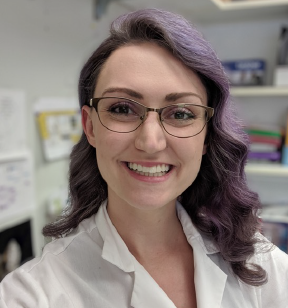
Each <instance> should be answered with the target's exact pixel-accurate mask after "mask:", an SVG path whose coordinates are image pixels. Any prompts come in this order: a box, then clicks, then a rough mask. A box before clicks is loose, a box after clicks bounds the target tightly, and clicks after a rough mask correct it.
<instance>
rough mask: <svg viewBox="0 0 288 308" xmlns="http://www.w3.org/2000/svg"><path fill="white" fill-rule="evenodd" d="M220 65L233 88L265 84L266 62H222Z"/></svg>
mask: <svg viewBox="0 0 288 308" xmlns="http://www.w3.org/2000/svg"><path fill="white" fill-rule="evenodd" d="M222 65H223V67H224V70H225V72H226V74H227V76H228V78H229V81H230V83H231V85H233V86H259V85H263V84H265V71H266V62H265V61H264V60H261V59H248V60H237V61H223V62H222Z"/></svg>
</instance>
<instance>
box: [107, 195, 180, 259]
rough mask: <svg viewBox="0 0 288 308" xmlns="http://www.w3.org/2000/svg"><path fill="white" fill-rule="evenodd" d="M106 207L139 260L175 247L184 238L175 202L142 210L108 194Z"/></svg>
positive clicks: (129, 247)
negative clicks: (117, 200)
mask: <svg viewBox="0 0 288 308" xmlns="http://www.w3.org/2000/svg"><path fill="white" fill-rule="evenodd" d="M107 211H108V214H109V217H110V219H111V221H112V223H113V225H114V226H115V228H116V229H117V231H118V233H119V234H120V236H121V237H122V239H123V240H124V242H125V243H126V245H127V247H128V249H129V250H130V252H131V253H132V254H133V255H134V256H135V257H136V258H137V259H138V260H139V259H142V258H154V257H159V256H161V255H162V254H163V255H165V254H167V252H169V251H173V250H174V249H175V248H176V246H177V245H179V241H180V242H181V240H185V239H184V238H185V236H184V237H183V235H184V234H183V229H182V225H181V223H180V221H179V220H178V217H177V214H176V203H175V202H173V203H171V204H168V205H165V206H163V207H161V208H157V209H150V210H143V209H138V208H135V207H133V206H131V205H127V204H125V203H124V202H122V203H121V202H117V204H115V203H113V201H111V200H110V199H109V198H108V207H107Z"/></svg>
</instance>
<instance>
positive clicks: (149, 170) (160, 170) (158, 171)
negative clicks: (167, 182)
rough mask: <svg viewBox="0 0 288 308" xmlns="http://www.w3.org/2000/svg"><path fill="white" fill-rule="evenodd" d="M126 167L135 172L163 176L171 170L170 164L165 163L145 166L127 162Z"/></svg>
mask: <svg viewBox="0 0 288 308" xmlns="http://www.w3.org/2000/svg"><path fill="white" fill-rule="evenodd" d="M127 167H128V168H129V169H130V170H132V171H134V172H135V173H137V174H140V175H144V176H163V175H165V174H167V173H168V172H169V171H170V170H171V166H170V165H166V164H159V165H156V166H153V167H146V166H142V165H139V164H136V163H127Z"/></svg>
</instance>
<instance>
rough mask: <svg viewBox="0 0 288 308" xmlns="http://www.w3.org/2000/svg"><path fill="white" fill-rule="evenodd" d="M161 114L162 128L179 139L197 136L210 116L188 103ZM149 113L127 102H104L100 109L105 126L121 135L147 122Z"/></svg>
mask: <svg viewBox="0 0 288 308" xmlns="http://www.w3.org/2000/svg"><path fill="white" fill-rule="evenodd" d="M161 110H162V111H161V118H160V120H161V124H162V125H163V127H164V129H165V130H166V131H167V133H169V134H171V135H174V136H177V137H189V136H194V135H197V134H198V133H200V132H201V131H202V130H203V128H204V127H205V124H206V122H207V112H206V109H205V107H202V106H196V105H191V104H189V103H185V104H175V105H170V106H167V107H164V108H162V109H161ZM146 112H147V108H146V107H145V106H143V105H141V104H139V103H136V102H134V101H132V100H129V99H123V98H102V99H100V100H99V102H98V106H97V113H98V116H99V119H100V121H101V123H102V124H103V126H105V127H106V128H108V129H109V130H111V131H115V132H119V133H128V132H131V131H134V130H136V129H137V128H138V127H139V126H140V125H141V124H142V122H143V120H145V117H146ZM148 112H149V111H148Z"/></svg>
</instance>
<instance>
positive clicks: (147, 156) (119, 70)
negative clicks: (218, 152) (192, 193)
mask: <svg viewBox="0 0 288 308" xmlns="http://www.w3.org/2000/svg"><path fill="white" fill-rule="evenodd" d="M189 93H194V94H196V95H197V96H198V98H196V96H195V97H194V102H195V103H197V104H203V105H207V95H206V91H205V88H204V86H203V84H202V83H201V81H200V79H199V78H198V76H197V75H196V74H194V73H193V72H192V71H191V70H189V69H188V68H186V67H185V66H184V65H183V64H182V63H181V62H180V61H179V60H177V59H176V58H174V57H173V55H171V54H170V53H169V52H168V51H167V50H165V49H164V48H162V47H159V46H158V45H155V44H152V43H141V44H137V45H129V46H124V47H121V48H119V49H117V50H116V51H114V52H113V53H112V55H111V56H110V57H109V58H108V60H107V62H106V63H105V64H104V66H103V68H102V70H101V73H100V75H99V77H98V82H97V85H96V89H95V93H94V97H102V96H121V97H127V98H131V99H134V100H136V101H138V102H139V103H141V104H143V105H145V106H147V107H154V108H161V107H164V106H166V105H169V104H171V97H174V96H183V97H184V98H185V97H188V96H190V97H191V94H189ZM169 97H170V100H169V99H168V98H169ZM82 121H83V127H84V131H85V133H86V135H87V138H88V141H89V143H90V144H91V145H92V146H93V147H95V148H96V156H97V162H98V166H99V169H100V172H101V175H102V177H103V178H104V180H105V181H106V182H107V186H108V202H109V206H111V205H112V204H114V205H116V206H117V204H118V205H120V204H122V205H125V206H131V207H134V208H138V209H146V210H149V209H156V208H161V207H165V206H166V205H174V204H175V201H176V198H177V197H178V196H179V195H180V194H181V193H182V192H183V191H184V190H185V189H186V188H187V187H189V186H190V185H191V183H192V182H193V181H194V179H195V178H196V176H197V173H198V171H199V168H200V164H201V159H202V155H203V154H204V153H205V145H204V140H205V134H206V128H205V129H204V130H203V131H202V132H201V133H200V134H198V135H196V136H194V137H191V138H183V139H180V138H176V137H173V136H171V135H169V134H167V133H166V132H165V131H164V129H163V128H162V126H161V124H160V122H159V116H158V114H157V113H156V112H148V117H147V119H146V121H145V122H144V123H143V124H142V125H141V126H140V127H139V128H138V129H137V130H136V131H134V132H130V133H116V132H112V131H109V130H108V129H106V128H105V127H104V126H102V124H101V123H100V121H99V119H98V116H97V113H96V111H95V109H94V108H89V107H88V106H85V107H83V109H82ZM130 163H133V164H135V165H134V168H137V169H138V168H140V170H141V168H142V170H143V167H145V168H148V169H146V171H147V170H148V176H146V175H142V174H140V173H139V172H137V171H134V170H131V168H129V166H130V167H133V166H132V165H131V164H130ZM157 166H158V170H160V169H159V166H160V167H163V166H164V167H166V169H167V168H169V171H168V172H162V171H163V170H164V169H165V168H163V169H161V170H162V171H161V172H160V173H159V174H158V176H151V173H150V171H151V172H152V171H155V170H152V169H150V168H152V167H154V169H155V167H156V168H157ZM156 170H157V169H156Z"/></svg>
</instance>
